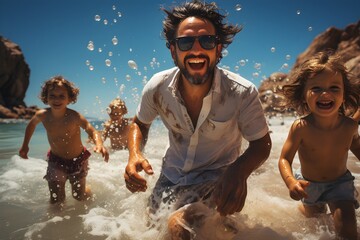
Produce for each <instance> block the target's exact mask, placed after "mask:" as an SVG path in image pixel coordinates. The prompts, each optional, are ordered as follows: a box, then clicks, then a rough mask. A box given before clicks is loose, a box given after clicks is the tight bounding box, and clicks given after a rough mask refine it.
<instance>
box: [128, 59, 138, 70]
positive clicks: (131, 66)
mask: <svg viewBox="0 0 360 240" xmlns="http://www.w3.org/2000/svg"><path fill="white" fill-rule="evenodd" d="M128 65H129V67H130V68H131V69H134V70H137V69H138V66H137V64H136V62H135V61H133V60H129V61H128Z"/></svg>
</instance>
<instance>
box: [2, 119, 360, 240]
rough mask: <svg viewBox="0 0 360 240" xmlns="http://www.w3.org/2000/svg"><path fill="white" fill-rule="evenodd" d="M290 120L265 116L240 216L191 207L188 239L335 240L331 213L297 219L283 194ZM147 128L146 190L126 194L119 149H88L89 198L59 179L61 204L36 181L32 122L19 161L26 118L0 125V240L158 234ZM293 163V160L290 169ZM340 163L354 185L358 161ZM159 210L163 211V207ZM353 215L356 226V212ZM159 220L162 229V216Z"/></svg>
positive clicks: (40, 158)
mask: <svg viewBox="0 0 360 240" xmlns="http://www.w3.org/2000/svg"><path fill="white" fill-rule="evenodd" d="M292 120H293V119H281V121H278V120H277V119H270V120H269V123H270V129H271V138H272V141H273V147H272V150H271V154H270V157H269V159H268V160H267V161H266V162H265V163H264V164H263V165H262V166H261V167H260V168H259V169H257V170H256V171H255V172H254V173H253V174H252V175H251V176H250V177H249V179H248V195H247V199H246V203H245V207H244V209H243V210H242V211H241V212H240V213H236V214H234V215H231V216H228V217H225V218H224V217H220V216H219V214H217V213H216V212H215V211H212V210H209V209H204V208H202V206H199V207H197V206H195V207H197V211H198V212H200V213H201V214H202V215H203V216H205V220H204V221H203V222H202V224H201V225H197V226H194V227H193V229H192V230H193V231H194V232H195V233H196V239H207V240H211V239H247V240H249V239H250V240H252V239H256V240H257V239H261V240H262V239H267V240H268V239H275V240H276V239H307V240H312V239H314V240H315V239H316V240H318V239H324V240H325V239H335V233H334V226H333V223H332V220H331V216H330V215H329V214H324V215H323V216H321V217H319V218H317V219H306V218H305V217H303V216H302V215H301V214H300V212H299V211H298V210H297V206H298V204H299V202H297V201H294V200H292V199H291V198H290V197H289V194H288V190H287V188H286V186H285V184H284V182H283V181H282V179H281V176H280V174H279V170H278V166H277V162H278V158H279V155H280V151H281V148H282V144H283V143H284V141H285V139H286V137H287V133H288V129H289V127H290V124H291V123H292ZM93 125H95V126H101V123H100V122H93ZM153 125H154V126H152V128H151V131H150V135H149V140H148V143H147V145H146V156H147V158H148V160H149V162H150V163H151V164H152V167H153V169H154V172H155V173H154V175H152V176H145V177H146V179H147V181H148V190H147V191H146V192H144V193H135V194H132V193H131V192H129V191H128V190H127V189H126V187H125V184H124V178H123V173H124V169H125V166H126V163H127V159H128V152H127V151H125V150H121V151H112V152H110V160H109V162H108V163H106V162H104V161H103V159H102V157H101V155H100V154H96V153H93V152H92V156H91V157H90V170H89V174H88V177H87V183H88V185H89V186H90V187H91V189H92V192H93V194H94V197H93V199H91V200H89V201H86V202H78V201H76V200H74V199H73V198H72V197H71V194H70V187H69V184H67V185H66V193H67V198H66V201H65V203H64V204H63V205H62V206H56V205H55V206H54V205H50V204H49V203H48V201H49V192H48V186H47V182H46V181H45V180H44V179H43V176H44V175H45V171H46V167H47V163H46V161H45V159H46V157H45V156H46V152H47V150H48V148H49V145H48V143H47V139H46V132H45V130H44V128H43V127H42V126H41V125H38V127H37V129H36V131H35V133H34V135H33V137H32V139H31V142H30V145H29V146H30V152H29V159H27V160H25V159H21V158H20V157H19V156H18V153H17V152H18V149H19V148H20V146H21V143H22V140H23V136H24V132H25V127H26V122H24V121H20V122H13V121H10V122H8V123H1V124H0V239H52V240H53V239H64V240H70V239H89V240H92V239H122V240H123V239H124V240H125V239H129V240H133V239H134V240H135V239H136V240H138V239H144V240H147V239H149V240H150V239H151V240H153V239H166V236H167V234H166V227H164V228H154V227H152V226H151V225H149V224H148V216H147V213H146V205H147V199H148V197H149V195H150V193H151V189H152V188H153V186H154V184H155V182H156V179H157V178H158V176H159V173H160V169H161V159H162V156H163V154H164V152H165V150H166V147H167V144H168V138H167V132H166V130H165V129H164V127H163V126H162V124H161V123H160V122H157V123H155V124H153ZM86 138H87V137H86V136H85V134H84V133H83V136H82V139H83V143H84V144H85V145H86V146H87V147H88V148H89V149H91V147H92V146H91V145H90V144H89V143H86ZM319 144H320V143H319ZM105 145H106V146H109V142H108V141H106V142H105ZM245 147H246V142H245V143H244V148H245ZM335 147H336V146H335ZM298 166H299V163H298V159H297V157H296V159H295V160H294V163H293V167H294V168H297V167H298ZM348 168H349V169H350V171H351V172H352V173H353V175H354V176H355V178H356V180H355V185H356V188H357V189H358V190H359V188H360V176H359V173H360V171H359V162H358V160H357V159H356V158H355V157H354V155H353V154H352V153H349V161H348ZM142 174H143V173H142ZM359 200H360V199H359ZM159 214H160V215H161V214H163V215H166V213H165V212H160V213H159ZM356 218H357V221H358V226H359V223H360V213H359V210H357V211H356ZM160 224H161V225H163V226H166V221H165V220H163V222H162V223H160ZM358 232H360V229H359V227H358Z"/></svg>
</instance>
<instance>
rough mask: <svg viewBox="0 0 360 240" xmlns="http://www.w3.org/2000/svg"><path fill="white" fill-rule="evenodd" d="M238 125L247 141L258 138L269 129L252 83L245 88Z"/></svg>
mask: <svg viewBox="0 0 360 240" xmlns="http://www.w3.org/2000/svg"><path fill="white" fill-rule="evenodd" d="M239 125H240V129H241V132H242V134H243V137H244V138H245V139H246V140H247V141H254V140H257V139H260V138H262V137H264V136H265V135H266V133H267V132H268V131H269V128H268V125H267V122H266V118H265V115H264V110H263V108H262V105H261V102H260V99H259V94H258V91H257V89H256V87H255V86H254V85H251V86H250V87H249V88H248V89H247V91H246V94H245V95H244V97H243V99H242V104H241V108H240V114H239Z"/></svg>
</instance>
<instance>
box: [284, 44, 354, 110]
mask: <svg viewBox="0 0 360 240" xmlns="http://www.w3.org/2000/svg"><path fill="white" fill-rule="evenodd" d="M325 68H327V69H330V70H331V71H333V72H337V73H340V74H341V76H342V79H343V84H344V104H343V107H341V108H340V109H339V113H341V114H343V115H350V114H352V113H354V112H355V111H356V110H357V109H358V107H359V103H360V85H359V81H358V80H355V79H351V78H350V73H349V72H348V71H347V69H346V67H345V64H344V61H343V60H342V59H341V57H340V56H339V55H338V54H336V53H334V52H333V51H332V50H328V51H324V52H318V53H317V54H315V55H314V56H313V57H312V58H310V59H308V60H306V61H305V62H303V63H302V64H301V65H300V66H299V67H298V68H296V69H295V70H294V73H293V74H292V75H291V76H290V83H289V84H286V85H284V86H283V88H282V93H283V94H284V96H285V97H286V99H287V102H286V106H287V107H291V108H293V109H295V110H296V111H297V112H298V113H299V114H300V115H303V114H307V113H309V107H308V105H307V104H306V102H304V98H305V96H304V94H305V92H304V91H305V84H306V82H307V81H308V80H309V79H312V78H314V77H315V76H317V75H318V74H320V73H321V72H322V71H323V70H324V69H325Z"/></svg>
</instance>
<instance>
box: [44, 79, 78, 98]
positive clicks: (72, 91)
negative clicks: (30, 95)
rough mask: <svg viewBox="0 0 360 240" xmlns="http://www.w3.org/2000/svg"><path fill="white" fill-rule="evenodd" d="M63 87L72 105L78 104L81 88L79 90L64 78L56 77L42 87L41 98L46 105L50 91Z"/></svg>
mask: <svg viewBox="0 0 360 240" xmlns="http://www.w3.org/2000/svg"><path fill="white" fill-rule="evenodd" d="M60 86H63V87H65V88H66V90H67V92H68V95H69V99H70V103H76V101H77V96H78V95H79V88H77V87H76V86H75V85H74V84H73V83H72V82H69V81H68V80H66V79H65V78H64V77H63V76H60V75H59V76H55V77H52V78H50V79H49V80H47V81H45V82H44V84H43V85H42V87H41V92H40V96H39V98H40V99H41V101H42V102H43V103H44V104H47V103H48V93H49V90H52V89H54V88H55V87H60Z"/></svg>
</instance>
